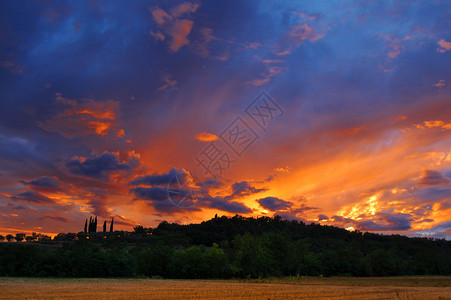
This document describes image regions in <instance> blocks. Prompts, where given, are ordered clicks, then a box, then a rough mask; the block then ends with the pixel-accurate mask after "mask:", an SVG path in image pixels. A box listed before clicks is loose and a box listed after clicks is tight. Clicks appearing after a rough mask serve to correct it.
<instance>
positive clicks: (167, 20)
mask: <svg viewBox="0 0 451 300" xmlns="http://www.w3.org/2000/svg"><path fill="white" fill-rule="evenodd" d="M198 7H199V4H197V3H196V4H194V3H191V2H184V3H182V4H180V5H178V6H176V7H173V8H172V9H171V10H170V12H171V15H169V14H168V13H167V12H166V11H164V10H163V9H161V8H159V7H153V8H150V12H151V13H152V17H153V19H154V21H155V22H156V23H157V24H158V25H159V26H160V28H161V29H162V31H164V33H166V34H167V35H169V36H170V37H171V41H170V45H169V49H170V50H171V51H172V52H177V51H178V50H179V49H180V48H182V47H183V46H185V45H187V44H188V43H189V39H188V35H189V34H190V33H191V29H192V28H193V24H194V22H193V21H191V20H187V19H180V17H181V16H183V15H185V14H190V13H194V12H196V10H197V9H198ZM150 34H151V35H152V36H153V37H154V38H155V40H157V41H163V40H164V39H165V35H164V34H163V33H161V32H160V31H157V33H154V32H150Z"/></svg>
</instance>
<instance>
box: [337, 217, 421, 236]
mask: <svg viewBox="0 0 451 300" xmlns="http://www.w3.org/2000/svg"><path fill="white" fill-rule="evenodd" d="M360 217H362V218H363V220H353V219H350V218H345V217H342V216H333V217H332V219H333V220H334V225H338V226H342V227H348V226H353V227H354V228H356V229H358V230H361V231H381V232H382V231H407V230H410V229H411V228H412V227H411V223H412V222H413V216H412V215H411V214H403V213H392V212H378V213H376V214H375V215H374V216H360Z"/></svg>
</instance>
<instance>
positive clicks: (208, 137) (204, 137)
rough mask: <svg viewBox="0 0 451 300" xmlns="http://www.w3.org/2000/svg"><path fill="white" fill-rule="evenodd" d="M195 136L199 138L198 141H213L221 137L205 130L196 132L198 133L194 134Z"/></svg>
mask: <svg viewBox="0 0 451 300" xmlns="http://www.w3.org/2000/svg"><path fill="white" fill-rule="evenodd" d="M194 138H195V139H196V140H198V141H201V142H213V141H216V140H218V139H219V138H218V136H217V135H216V134H213V133H209V132H205V131H204V132H201V133H198V134H196V135H195V136H194Z"/></svg>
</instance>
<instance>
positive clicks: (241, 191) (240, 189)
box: [228, 181, 267, 199]
mask: <svg viewBox="0 0 451 300" xmlns="http://www.w3.org/2000/svg"><path fill="white" fill-rule="evenodd" d="M266 190H267V189H257V188H255V187H253V186H251V185H250V184H249V182H247V181H241V182H235V183H234V184H232V194H231V195H230V196H228V198H230V199H233V198H239V197H244V196H249V195H252V194H257V193H260V192H263V191H266Z"/></svg>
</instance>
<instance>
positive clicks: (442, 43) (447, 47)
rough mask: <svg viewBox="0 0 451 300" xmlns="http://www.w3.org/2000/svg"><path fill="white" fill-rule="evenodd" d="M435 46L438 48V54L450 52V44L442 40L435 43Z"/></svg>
mask: <svg viewBox="0 0 451 300" xmlns="http://www.w3.org/2000/svg"><path fill="white" fill-rule="evenodd" d="M437 44H438V45H439V46H440V47H439V48H437V51H438V52H440V53H445V52H446V51H449V50H451V42H447V41H445V40H444V39H441V40H440V41H438V42H437Z"/></svg>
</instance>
